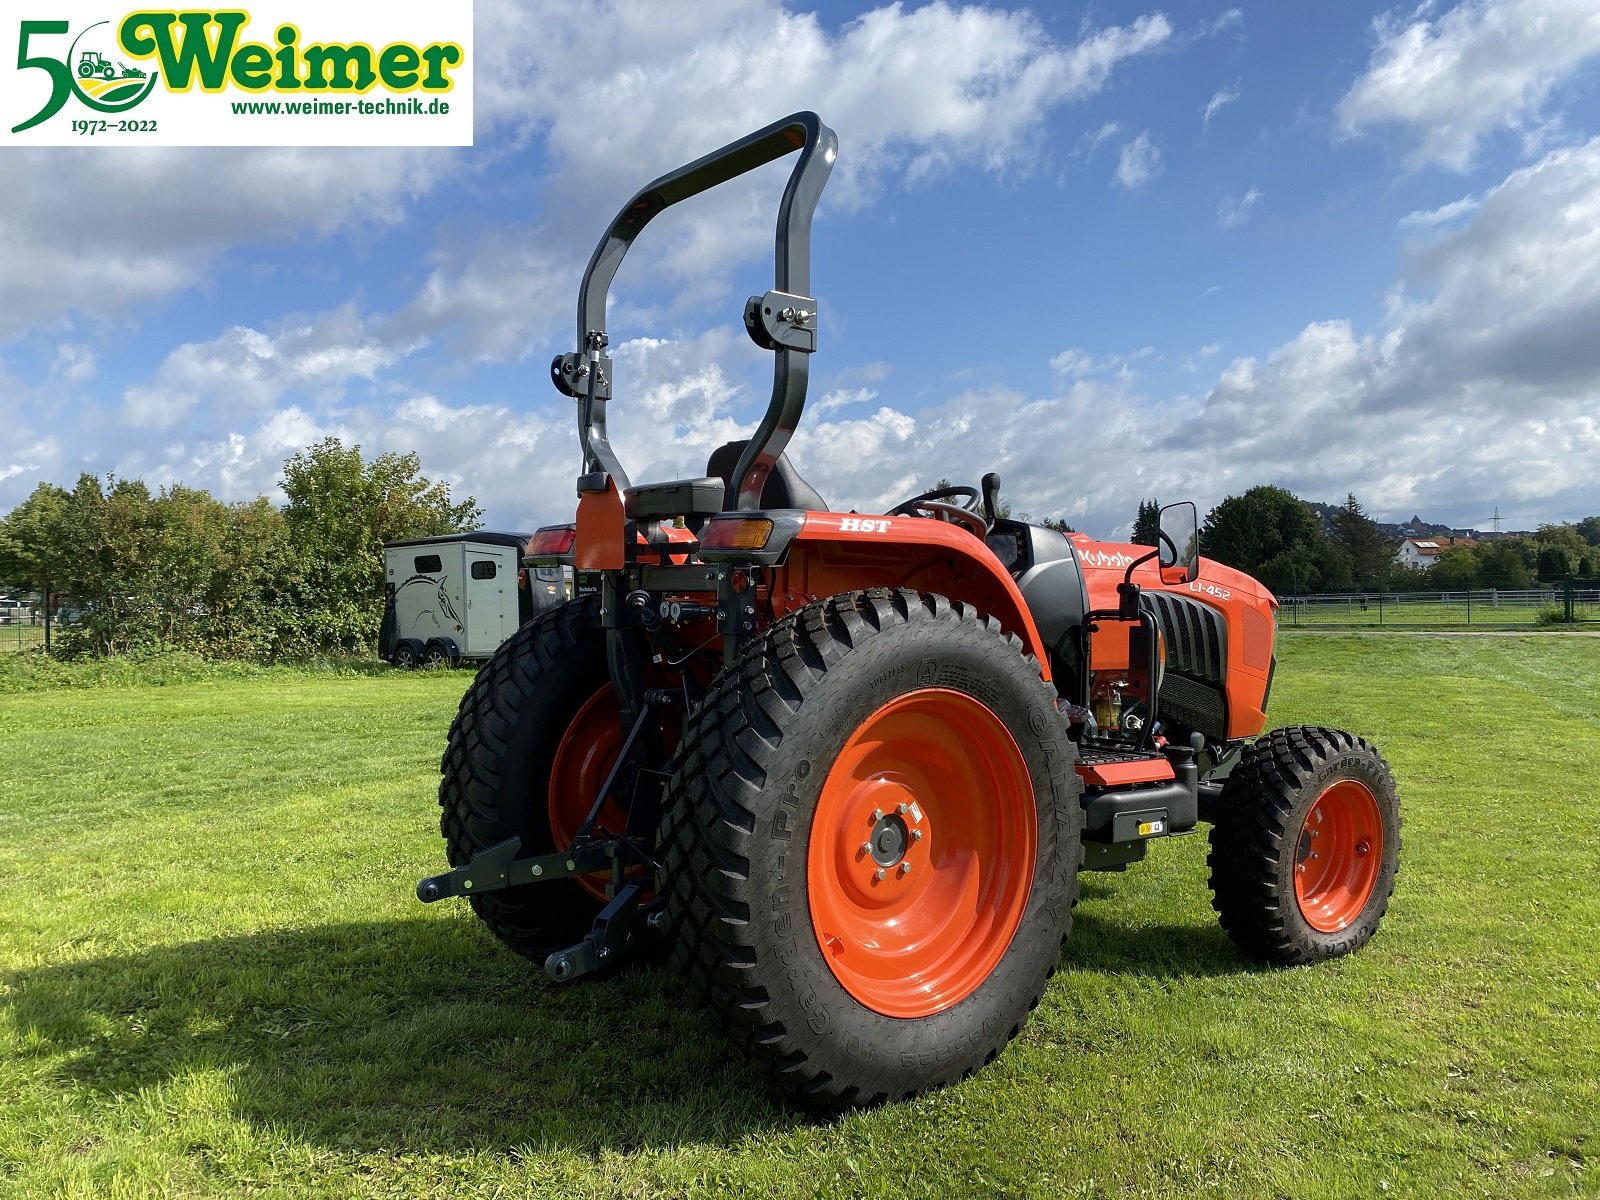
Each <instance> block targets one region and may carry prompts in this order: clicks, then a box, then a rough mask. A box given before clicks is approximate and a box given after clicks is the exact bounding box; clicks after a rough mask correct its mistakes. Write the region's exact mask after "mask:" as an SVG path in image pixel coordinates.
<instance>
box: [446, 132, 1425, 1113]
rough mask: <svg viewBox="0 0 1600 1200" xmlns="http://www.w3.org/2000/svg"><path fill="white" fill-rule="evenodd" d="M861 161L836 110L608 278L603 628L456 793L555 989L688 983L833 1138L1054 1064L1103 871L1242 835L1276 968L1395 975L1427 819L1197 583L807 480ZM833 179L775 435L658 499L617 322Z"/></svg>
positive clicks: (527, 647)
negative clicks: (834, 278) (1381, 929)
mask: <svg viewBox="0 0 1600 1200" xmlns="http://www.w3.org/2000/svg"><path fill="white" fill-rule="evenodd" d="M836 147H837V143H836V140H835V138H834V135H833V132H832V131H831V130H829V129H828V128H827V127H826V126H825V125H823V124H822V122H821V121H820V120H819V119H818V118H817V116H816V115H815V114H813V113H797V114H795V115H794V116H791V117H788V118H786V119H785V120H782V121H779V122H777V123H776V124H774V125H771V126H769V127H768V128H766V129H763V130H760V131H758V132H756V133H753V134H751V135H750V136H748V137H745V138H742V139H741V140H739V141H737V142H734V143H732V144H731V145H728V146H725V147H723V148H722V149H720V150H717V151H716V152H714V153H712V154H709V155H707V156H706V157H704V158H702V159H700V160H698V161H696V162H693V163H690V164H689V165H688V166H685V167H682V168H680V169H678V170H676V171H673V172H671V173H670V174H668V175H664V176H662V177H661V178H660V179H657V180H656V181H655V182H653V183H651V184H650V185H649V186H648V187H646V188H644V189H643V190H642V191H640V192H639V193H638V194H637V195H636V196H634V198H633V199H632V200H630V201H629V202H628V203H627V204H626V205H625V206H624V207H623V208H622V211H621V212H620V213H619V214H618V215H617V217H616V219H615V220H614V221H613V222H612V223H611V226H610V228H609V229H608V230H607V231H606V234H605V236H604V238H603V239H602V240H601V242H600V245H599V247H598V248H597V249H596V251H595V253H594V256H593V258H592V259H591V260H590V263H589V267H588V270H587V272H586V273H585V275H584V278H583V283H582V287H581V289H580V292H579V299H578V326H577V333H578V345H579V347H580V348H579V349H578V350H576V351H574V352H572V353H569V354H563V355H561V356H559V357H558V358H557V359H556V360H555V362H554V363H553V364H552V366H551V376H552V379H553V380H554V382H555V385H556V387H557V388H558V389H559V390H560V391H561V392H563V393H564V394H565V395H567V396H570V397H572V398H573V399H574V400H576V401H577V406H578V436H579V441H580V443H581V446H582V452H583V467H582V471H581V473H580V475H579V477H578V483H577V492H578V504H577V513H576V519H575V520H574V521H573V522H572V523H571V524H566V525H558V526H553V527H549V528H545V529H542V530H540V531H539V532H538V534H537V535H536V536H535V537H534V539H533V541H532V542H531V543H530V546H529V555H528V557H527V559H526V560H525V561H526V563H527V564H528V565H530V566H552V565H565V566H570V567H571V568H572V569H573V570H574V571H575V573H576V579H577V581H578V585H579V586H578V592H579V594H578V595H577V596H576V598H574V599H573V600H571V601H569V602H567V603H566V604H564V605H562V606H561V607H558V608H555V609H552V610H550V611H548V612H545V613H542V614H541V615H539V616H538V617H537V618H535V619H534V620H533V621H531V622H530V623H529V624H527V625H526V626H524V627H523V628H522V629H521V630H520V631H519V632H518V633H517V634H516V635H515V636H513V637H512V638H511V639H510V640H509V641H507V642H506V643H505V644H504V645H503V646H501V648H500V650H499V652H498V653H497V654H496V655H495V656H494V658H493V659H492V660H491V661H490V662H489V663H487V664H486V665H485V666H484V667H483V668H482V670H481V671H480V672H479V674H478V677H477V679H476V680H475V681H474V682H473V684H472V686H471V687H470V688H469V689H468V691H467V693H466V695H465V696H464V697H463V699H462V701H461V708H460V712H459V713H458V715H457V717H456V720H455V723H454V725H453V726H452V728H451V730H450V737H449V744H448V748H447V749H446V751H445V754H444V759H443V763H442V771H443V776H444V778H443V781H442V783H441V785H440V789H439V801H440V804H441V805H442V806H443V815H442V819H441V826H442V829H443V832H444V836H445V840H446V844H447V849H448V853H449V859H450V863H451V864H452V866H453V869H452V870H451V871H449V872H446V873H444V874H441V875H436V876H433V877H431V878H428V879H424V880H423V881H422V882H421V883H420V884H418V895H419V896H420V897H421V899H423V900H424V901H435V900H440V899H443V898H445V897H447V896H465V897H468V898H469V899H470V901H471V904H472V907H473V909H474V911H475V912H476V913H477V914H478V916H479V917H480V918H481V919H482V920H483V921H484V923H485V924H486V925H487V926H488V927H489V928H490V929H491V930H492V931H493V932H494V933H495V934H496V935H497V936H498V937H499V938H500V939H501V940H502V941H504V942H505V943H506V944H507V945H508V946H510V947H511V948H512V949H513V950H515V951H517V952H518V953H519V954H523V955H525V956H527V957H528V958H530V959H532V960H533V961H535V962H537V963H540V964H542V965H543V967H544V969H545V971H546V973H547V974H548V975H549V976H550V977H551V978H552V979H554V980H557V981H567V980H572V979H576V978H579V977H581V976H583V975H586V974H589V973H591V972H594V971H597V970H601V969H604V968H607V967H611V966H614V965H616V964H618V963H620V962H622V961H623V960H624V959H626V958H628V957H629V956H630V955H634V954H640V953H644V954H648V953H651V952H659V951H661V950H662V949H665V950H666V952H668V953H669V954H670V957H671V960H672V962H673V963H674V964H675V965H676V967H677V968H678V969H679V970H680V971H681V972H682V973H683V975H684V977H685V978H686V979H687V981H688V985H689V989H690V992H691V994H692V995H693V996H694V997H695V998H696V999H697V1000H698V1001H700V1002H701V1003H702V1004H704V1005H705V1006H706V1007H707V1008H709V1009H710V1011H711V1012H712V1013H713V1014H714V1018H715V1020H716V1022H717V1023H718V1025H719V1026H720V1027H721V1028H722V1029H723V1030H724V1031H725V1032H726V1033H727V1034H728V1036H729V1038H730V1039H731V1041H732V1042H733V1044H734V1045H736V1046H737V1047H738V1049H739V1050H740V1051H741V1052H743V1053H744V1054H745V1055H747V1056H748V1057H749V1058H750V1059H751V1060H752V1061H753V1062H754V1064H755V1065H756V1066H757V1067H758V1069H759V1070H761V1071H762V1072H764V1073H765V1074H766V1075H767V1076H769V1077H770V1078H771V1079H772V1080H773V1081H775V1083H776V1084H777V1085H779V1087H780V1088H782V1089H784V1090H786V1091H787V1092H789V1093H791V1094H793V1095H794V1096H796V1097H798V1098H800V1099H801V1100H802V1101H803V1102H806V1103H809V1104H814V1105H818V1106H823V1107H841V1106H848V1105H854V1104H869V1103H873V1102H877V1101H881V1100H885V1099H895V1098H900V1097H905V1096H910V1095H914V1094H916V1093H918V1092H921V1091H924V1090H926V1089H928V1088H933V1087H937V1086H940V1085H942V1084H946V1083H949V1082H951V1081H953V1080H957V1079H961V1078H963V1077H965V1076H967V1075H970V1074H971V1073H972V1072H974V1071H976V1070H978V1069H979V1068H980V1067H982V1066H983V1065H984V1064H986V1063H987V1062H989V1061H990V1060H991V1059H993V1058H994V1057H995V1056H996V1055H997V1054H999V1053H1000V1051H1001V1050H1002V1049H1003V1048H1004V1047H1005V1046H1006V1044H1007V1043H1008V1042H1009V1041H1010V1040H1011V1039H1012V1038H1013V1037H1014V1036H1016V1034H1017V1032H1018V1030H1019V1029H1020V1028H1021V1026H1022V1023H1023V1021H1024V1020H1025V1019H1026V1018H1027V1015H1028V1013H1029V1011H1030V1010H1032V1008H1033V1007H1034V1006H1035V1005H1036V1004H1037V1003H1038V1002H1039V998H1040V996H1041V994H1042V993H1043V991H1044V988H1045V985H1046V983H1047V982H1048V981H1049V979H1050V976H1051V973H1052V972H1053V971H1054V970H1055V968H1056V966H1057V963H1058V962H1059V960H1060V956H1061V948H1062V943H1063V942H1064V940H1065V939H1066V937H1067V935H1068V932H1069V931H1070V928H1071V924H1072V908H1073V904H1074V903H1075V901H1076V899H1077V896H1078V875H1079V872H1080V871H1100V870H1122V869H1124V868H1125V867H1126V866H1127V865H1128V864H1129V863H1132V862H1136V861H1138V860H1139V859H1142V858H1143V857H1144V856H1145V854H1146V851H1147V849H1148V846H1149V844H1150V843H1151V842H1152V841H1156V840H1158V839H1161V838H1167V837H1173V836H1180V835H1184V834H1188V833H1190V832H1191V831H1193V830H1194V829H1195V828H1196V826H1197V825H1198V824H1199V823H1200V822H1201V821H1206V822H1209V823H1210V825H1211V830H1210V846H1211V850H1210V860H1209V861H1210V868H1211V885H1212V890H1213V895H1214V901H1213V902H1214V904H1215V907H1216V909H1217V912H1218V913H1219V914H1220V917H1221V921H1222V925H1223V927H1224V928H1225V929H1226V930H1227V932H1228V934H1229V935H1230V936H1231V937H1232V938H1233V940H1234V941H1235V942H1236V943H1237V944H1238V946H1239V947H1240V948H1241V949H1242V950H1244V951H1245V952H1246V953H1248V954H1250V955H1252V956H1254V957H1256V958H1259V959H1263V960H1266V961H1268V962H1274V963H1286V964H1287V963H1308V962H1314V961H1318V960H1321V959H1326V958H1331V957H1333V956H1335V955H1339V954H1344V953H1346V952H1348V951H1351V950H1354V949H1356V948H1357V947H1359V946H1361V945H1362V944H1364V943H1365V942H1366V941H1367V939H1368V938H1370V937H1371V936H1372V934H1373V932H1374V931H1375V930H1376V928H1377V926H1378V922H1379V920H1380V919H1381V918H1382V916H1383V914H1384V911H1385V909H1386V907H1387V905H1388V901H1389V896H1390V893H1391V891H1392V889H1393V886H1394V877H1395V871H1396V868H1397V865H1398V855H1399V846H1400V814H1399V807H1398V799H1397V797H1396V793H1395V785H1394V780H1393V778H1392V776H1391V775H1390V772H1389V769H1388V767H1387V766H1386V765H1385V763H1384V760H1383V759H1382V757H1380V756H1379V754H1378V752H1377V751H1376V750H1375V749H1374V748H1373V747H1372V746H1371V745H1369V744H1368V743H1367V742H1365V741H1364V740H1362V739H1361V738H1359V737H1356V736H1354V735H1352V734H1348V733H1343V732H1340V731H1338V730H1334V729H1324V728H1313V727H1295V728H1287V729H1277V730H1273V731H1272V732H1270V733H1267V734H1264V735H1263V734H1262V730H1263V729H1264V728H1265V725H1266V717H1265V709H1266V706H1267V696H1268V693H1269V691H1270V690H1271V686H1272V674H1273V666H1274V658H1273V630H1274V622H1273V618H1274V613H1275V611H1276V607H1277V605H1276V602H1275V601H1274V599H1273V597H1272V596H1271V595H1270V594H1269V593H1268V592H1267V591H1266V590H1265V589H1264V588H1263V587H1262V586H1261V585H1260V584H1258V583H1257V582H1256V581H1255V580H1253V579H1251V578H1250V577H1249V576H1247V575H1244V574H1242V573H1240V572H1238V571H1234V570H1231V569H1229V568H1227V567H1224V566H1221V565H1220V564H1217V563H1213V562H1209V561H1207V560H1205V559H1203V558H1200V557H1199V555H1198V549H1199V541H1198V535H1197V530H1196V519H1195V509H1194V506H1193V505H1192V504H1181V505H1173V506H1170V507H1168V508H1167V509H1164V510H1163V511H1162V520H1161V526H1162V533H1161V536H1160V538H1159V541H1160V546H1159V547H1145V546H1135V545H1124V544H1117V543H1105V542H1096V541H1094V540H1092V539H1090V538H1087V537H1085V536H1083V535H1081V534H1071V535H1063V534H1061V533H1059V532H1057V531H1055V530H1052V529H1049V528H1046V527H1044V526H1041V525H1035V524H1030V523H1027V522H1024V521H1018V520H1012V519H1009V518H1007V517H1005V516H1002V515H1001V513H1002V511H1003V509H1002V506H1001V504H1000V502H999V487H1000V480H999V477H998V476H997V475H994V474H989V475H986V476H985V477H984V478H983V480H982V481H981V486H980V487H976V488H975V487H970V486H962V487H949V488H943V489H940V490H937V491H934V492H928V493H924V494H922V495H920V496H913V497H911V498H909V499H907V500H906V501H905V502H904V503H902V504H899V505H897V506H895V507H894V508H892V509H891V510H890V511H888V512H887V513H883V514H881V515H880V514H861V513H854V512H852V513H841V512H835V511H833V510H831V509H830V508H829V507H828V505H827V504H826V503H825V502H824V501H823V499H822V497H820V496H819V495H818V494H817V493H816V492H815V491H814V490H813V489H812V488H811V487H810V486H809V485H808V484H806V482H805V481H804V480H803V479H802V478H801V477H800V475H799V474H798V473H797V472H796V470H795V468H794V466H793V465H792V464H791V463H790V462H789V460H788V458H787V457H786V456H785V454H784V449H785V446H786V444H787V443H788V441H789V438H790V435H791V434H792V433H793V431H794V429H795V426H796V424H797V422H798V421H799V419H800V414H801V410H802V408H803V405H804V401H805V393H806V377H807V370H808V364H809V361H810V357H811V355H812V353H813V352H814V351H815V350H816V344H817V326H818V316H817V302H816V300H815V299H813V298H812V296H811V282H810V260H809V251H810V227H811V220H812V215H813V212H814V210H815V208H816V204H817V199H818V197H819V195H820V194H821V192H822V188H823V184H824V183H825V182H826V180H827V177H828V174H829V171H830V170H831V168H832V165H833V161H834V157H835V154H836ZM793 152H798V159H797V161H796V163H795V165H794V168H793V171H792V173H791V174H790V177H789V181H788V185H787V187H786V189H785V191H784V193H783V199H782V203H781V206H780V208H779V212H778V222H777V238H776V263H777V266H776V279H775V282H774V285H773V288H772V289H771V290H770V291H768V292H766V293H765V294H764V295H761V296H755V297H752V298H751V299H750V300H749V302H748V303H747V304H746V305H745V310H744V320H745V326H746V328H747V330H748V331H749V333H750V336H751V337H752V338H753V339H754V341H755V342H756V344H757V345H759V346H761V347H762V348H764V349H767V350H770V351H771V352H772V353H773V355H774V360H775V371H774V380H773V389H772V400H771V403H770V405H769V406H768V408H767V410H766V413H765V415H764V416H763V417H762V419H761V421H760V423H759V424H758V425H757V427H756V429H755V432H754V433H753V434H752V435H751V436H750V438H749V439H748V440H746V441H741V442H734V443H731V444H729V445H726V446H723V447H721V448H720V449H719V450H717V451H716V452H715V453H713V454H712V455H711V460H710V462H709V464H708V465H707V468H706V474H705V475H703V476H700V477H697V478H693V479H678V480H671V481H668V482H659V483H639V484H635V483H633V482H631V481H630V479H629V477H628V475H627V473H626V471H625V470H624V469H623V466H622V464H621V463H620V462H619V461H618V460H617V457H616V455H615V453H614V452H613V450H612V447H611V444H610V441H609V439H608V436H607V433H606V408H607V406H608V404H609V403H610V402H611V399H612V396H613V376H612V363H611V359H610V357H609V356H608V355H607V353H606V347H607V335H606V294H607V291H608V289H609V287H610V284H611V281H612V279H613V277H614V276H615V273H616V271H617V268H618V266H619V264H620V263H621V262H622V259H623V256H624V255H625V254H626V252H627V250H628V248H629V247H630V246H631V245H632V243H633V241H634V239H635V238H636V237H637V236H638V235H639V233H640V232H641V231H642V230H643V229H644V227H645V226H646V225H647V224H648V223H649V221H650V220H651V218H653V217H654V216H656V214H658V213H659V212H661V211H662V210H663V209H664V208H666V207H667V206H668V205H671V204H675V203H677V202H679V201H680V200H684V199H687V198H689V197H691V196H694V195H696V194H697V193H700V192H702V191H705V190H706V189H708V188H711V187H714V186H716V185H717V184H720V183H723V182H725V181H727V180H729V179H732V178H733V177H735V176H737V175H740V174H742V173H744V172H746V171H749V170H752V169H754V168H755V167H758V166H761V165H762V164H765V163H768V162H771V161H773V160H775V159H778V158H781V157H782V156H784V155H787V154H790V153H793Z"/></svg>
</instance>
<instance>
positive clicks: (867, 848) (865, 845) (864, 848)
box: [861, 842, 872, 854]
mask: <svg viewBox="0 0 1600 1200" xmlns="http://www.w3.org/2000/svg"><path fill="white" fill-rule="evenodd" d="M861 853H863V854H871V853H872V843H871V842H862V843H861Z"/></svg>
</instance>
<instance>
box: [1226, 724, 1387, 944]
mask: <svg viewBox="0 0 1600 1200" xmlns="http://www.w3.org/2000/svg"><path fill="white" fill-rule="evenodd" d="M1207 861H1208V863H1209V865H1210V867H1211V892H1212V905H1213V906H1214V907H1215V908H1216V910H1217V914H1218V916H1219V917H1220V918H1221V922H1222V927H1223V929H1224V930H1226V931H1227V934H1228V936H1229V937H1230V938H1232V939H1233V941H1234V942H1235V944H1237V945H1238V946H1239V948H1240V949H1241V950H1243V951H1244V952H1245V953H1246V954H1249V955H1251V956H1252V957H1254V958H1258V959H1261V960H1263V961H1265V962H1269V963H1277V964H1280V965H1284V966H1291V965H1297V964H1300V963H1311V962H1320V961H1322V960H1324V959H1329V958H1336V957H1338V956H1339V955H1341V954H1348V953H1350V952H1351V951H1352V950H1358V949H1360V948H1361V947H1362V946H1364V945H1366V943H1367V942H1368V941H1369V940H1370V939H1371V937H1372V935H1373V934H1374V933H1376V932H1377V929H1378V923H1379V922H1380V921H1381V920H1382V919H1383V914H1384V912H1385V911H1386V910H1387V909H1388V907H1389V897H1390V896H1391V895H1392V894H1393V892H1394V880H1395V874H1396V873H1397V872H1398V870H1399V867H1400V800H1399V796H1398V795H1397V793H1396V791H1395V783H1394V776H1393V775H1392V774H1391V773H1390V771H1389V764H1388V763H1386V762H1384V760H1383V756H1382V755H1381V754H1379V753H1378V751H1377V750H1376V749H1375V748H1374V747H1373V746H1372V745H1371V743H1369V742H1367V741H1366V740H1365V739H1363V738H1359V737H1356V736H1355V735H1354V734H1350V733H1345V732H1343V731H1342V730H1338V729H1323V728H1320V727H1315V726H1293V727H1290V728H1287V729H1275V730H1273V731H1272V732H1271V733H1268V734H1266V735H1264V736H1263V737H1261V738H1260V739H1259V740H1257V741H1256V742H1254V743H1253V744H1251V745H1250V746H1249V747H1248V748H1247V749H1246V750H1245V752H1244V757H1243V758H1242V759H1241V760H1240V762H1239V765H1238V766H1236V767H1234V769H1233V772H1232V773H1231V774H1230V775H1229V776H1228V779H1227V782H1226V783H1225V784H1224V785H1223V791H1222V796H1221V798H1220V800H1219V801H1218V803H1217V815H1216V821H1215V823H1214V824H1213V825H1212V827H1211V854H1210V857H1209V858H1208V860H1207Z"/></svg>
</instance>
